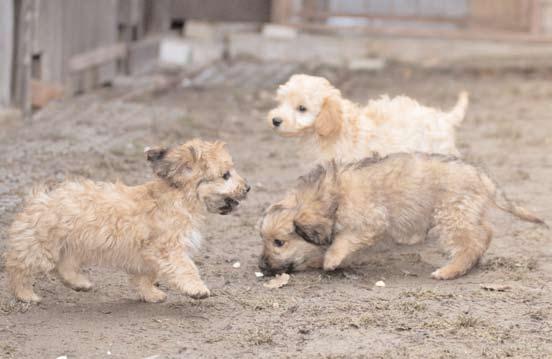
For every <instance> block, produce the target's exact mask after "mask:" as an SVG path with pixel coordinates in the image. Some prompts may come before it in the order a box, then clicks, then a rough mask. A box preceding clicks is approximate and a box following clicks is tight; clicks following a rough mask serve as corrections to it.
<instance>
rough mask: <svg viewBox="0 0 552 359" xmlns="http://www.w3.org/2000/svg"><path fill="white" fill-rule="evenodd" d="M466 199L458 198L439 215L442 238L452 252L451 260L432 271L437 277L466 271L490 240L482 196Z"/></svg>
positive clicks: (444, 277)
mask: <svg viewBox="0 0 552 359" xmlns="http://www.w3.org/2000/svg"><path fill="white" fill-rule="evenodd" d="M467 201H468V200H464V201H459V202H457V204H456V205H455V206H452V208H449V209H447V210H444V211H441V213H439V214H438V223H439V224H438V226H439V233H440V239H441V242H443V243H444V245H445V247H447V249H449V250H450V251H451V253H452V259H451V260H450V262H449V263H447V265H445V266H444V267H442V268H439V269H437V270H436V271H434V272H433V273H432V274H431V276H432V277H433V278H435V279H454V278H458V277H460V276H462V275H464V274H466V273H467V272H468V271H469V270H470V269H471V268H473V267H474V266H475V265H476V264H477V263H478V262H479V259H480V258H481V257H482V256H483V254H484V253H485V251H486V250H487V248H488V247H489V244H490V243H491V238H492V229H491V226H490V225H489V224H488V223H487V222H486V221H485V219H484V218H483V216H484V212H485V208H484V205H483V201H482V200H481V199H480V198H471V199H470V200H469V203H468V202H467Z"/></svg>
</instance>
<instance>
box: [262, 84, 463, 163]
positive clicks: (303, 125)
mask: <svg viewBox="0 0 552 359" xmlns="http://www.w3.org/2000/svg"><path fill="white" fill-rule="evenodd" d="M277 100H278V102H279V105H278V107H276V108H275V109H273V110H272V111H270V112H269V114H268V121H269V123H270V125H271V126H272V128H273V129H274V131H275V132H276V133H278V134H279V135H282V136H289V137H292V136H294V137H303V138H304V139H307V138H309V139H313V140H314V142H315V144H316V146H317V147H318V148H319V149H320V154H321V157H322V159H327V160H329V159H332V158H336V159H341V160H345V161H350V160H359V159H362V158H364V157H367V156H371V154H372V153H373V152H377V153H379V154H380V155H386V154H390V153H395V152H427V153H440V154H446V155H455V156H457V155H459V152H458V149H457V148H456V145H455V127H456V126H458V125H459V124H460V123H461V122H462V120H463V119H464V115H465V112H466V107H467V105H468V95H467V93H465V92H462V93H461V94H460V95H459V99H458V103H457V104H456V106H455V107H454V109H453V110H452V111H451V112H448V113H445V112H442V111H439V110H436V109H433V108H429V107H425V106H422V105H420V104H419V103H418V102H416V101H415V100H413V99H411V98H408V97H405V96H398V97H395V98H392V99H390V98H389V97H387V96H382V97H381V98H380V99H377V100H371V101H370V102H368V105H366V106H365V107H361V106H359V105H357V104H355V103H353V102H351V101H348V100H346V99H344V98H342V97H341V92H340V91H339V90H338V89H336V88H334V87H333V86H332V85H331V84H330V83H329V82H328V80H326V79H325V78H322V77H315V76H308V75H293V76H292V77H291V78H290V79H289V81H288V82H287V83H286V84H284V85H282V86H280V87H279V88H278V91H277Z"/></svg>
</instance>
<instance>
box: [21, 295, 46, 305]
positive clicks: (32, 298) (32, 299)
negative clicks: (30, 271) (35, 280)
mask: <svg viewBox="0 0 552 359" xmlns="http://www.w3.org/2000/svg"><path fill="white" fill-rule="evenodd" d="M16 297H17V300H19V301H21V302H23V303H37V304H38V303H40V302H41V301H42V298H40V297H39V296H38V295H36V294H35V293H34V292H21V293H17V294H16Z"/></svg>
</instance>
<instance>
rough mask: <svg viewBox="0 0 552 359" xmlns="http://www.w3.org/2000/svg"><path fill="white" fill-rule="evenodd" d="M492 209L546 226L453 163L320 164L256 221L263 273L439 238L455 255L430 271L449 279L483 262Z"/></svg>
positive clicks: (396, 158) (433, 159)
mask: <svg viewBox="0 0 552 359" xmlns="http://www.w3.org/2000/svg"><path fill="white" fill-rule="evenodd" d="M490 205H494V206H497V207H498V208H500V209H502V210H504V211H507V212H510V213H511V214H513V215H515V216H517V217H519V218H521V219H523V220H525V221H529V222H534V223H541V224H544V222H543V221H542V220H541V219H539V218H538V217H536V216H535V215H533V214H532V213H530V212H529V211H527V210H526V209H524V208H522V207H519V206H516V205H514V204H512V203H511V202H510V201H509V200H508V199H507V198H506V197H505V196H504V194H503V193H502V192H501V191H500V190H499V189H498V188H497V186H496V185H495V184H494V183H493V181H491V180H490V179H489V177H488V176H487V175H485V174H484V173H482V172H480V171H478V170H477V169H476V168H475V167H473V166H470V165H468V164H466V163H464V162H462V161H460V160H458V159H456V158H455V157H448V156H443V155H430V154H423V153H415V154H405V153H399V154H393V155H389V156H388V157H385V158H377V157H375V158H367V159H365V160H362V161H358V162H353V163H350V164H337V165H336V164H335V162H331V163H328V164H326V165H324V166H318V167H317V168H316V169H315V170H313V171H312V172H311V173H309V174H308V175H307V176H305V177H303V178H302V179H301V180H300V184H299V185H298V186H297V187H296V188H295V189H294V190H292V191H291V192H290V193H288V194H287V196H286V197H285V198H284V199H283V200H282V201H280V202H278V203H276V204H274V205H272V206H271V207H269V208H268V210H267V212H266V214H265V216H264V218H263V219H262V222H261V237H262V238H263V253H262V257H261V260H260V263H259V267H260V268H261V270H262V271H263V272H264V273H266V274H275V273H280V272H285V271H291V270H304V269H307V268H320V267H323V268H324V270H328V271H331V270H334V269H336V268H337V267H339V266H340V264H341V263H342V261H343V260H344V259H345V258H346V257H348V256H349V255H350V254H351V253H353V252H355V251H357V250H359V249H361V248H363V247H368V246H371V245H373V244H374V243H376V242H377V241H380V240H384V239H392V240H394V241H395V242H397V243H403V244H414V243H418V242H421V241H423V240H424V239H425V238H426V236H428V237H433V238H439V239H440V241H441V243H442V244H443V245H444V247H445V248H446V249H448V250H449V251H450V253H451V255H452V258H451V260H450V262H449V263H447V264H446V265H445V266H443V267H442V268H439V269H437V270H436V271H434V272H433V273H432V277H433V278H436V279H453V278H457V277H459V276H461V275H463V274H465V273H466V272H468V271H469V270H470V269H471V268H472V267H473V266H474V265H475V264H476V263H477V262H478V261H479V259H480V258H481V257H482V256H483V254H484V253H485V251H486V250H487V247H488V246H489V243H490V241H491V236H492V231H491V226H490V225H489V223H488V221H487V218H486V212H487V209H488V208H489V207H490Z"/></svg>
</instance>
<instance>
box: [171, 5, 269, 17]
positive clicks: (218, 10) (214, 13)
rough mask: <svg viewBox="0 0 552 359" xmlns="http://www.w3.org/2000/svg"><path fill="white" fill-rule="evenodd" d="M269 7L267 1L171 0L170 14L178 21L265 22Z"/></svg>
mask: <svg viewBox="0 0 552 359" xmlns="http://www.w3.org/2000/svg"><path fill="white" fill-rule="evenodd" d="M270 7H271V4H270V1H269V0H232V1H220V0H186V1H178V0H172V4H171V10H170V14H171V16H172V17H173V18H180V19H198V20H215V21H257V22H265V21H268V20H269V17H270Z"/></svg>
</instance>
